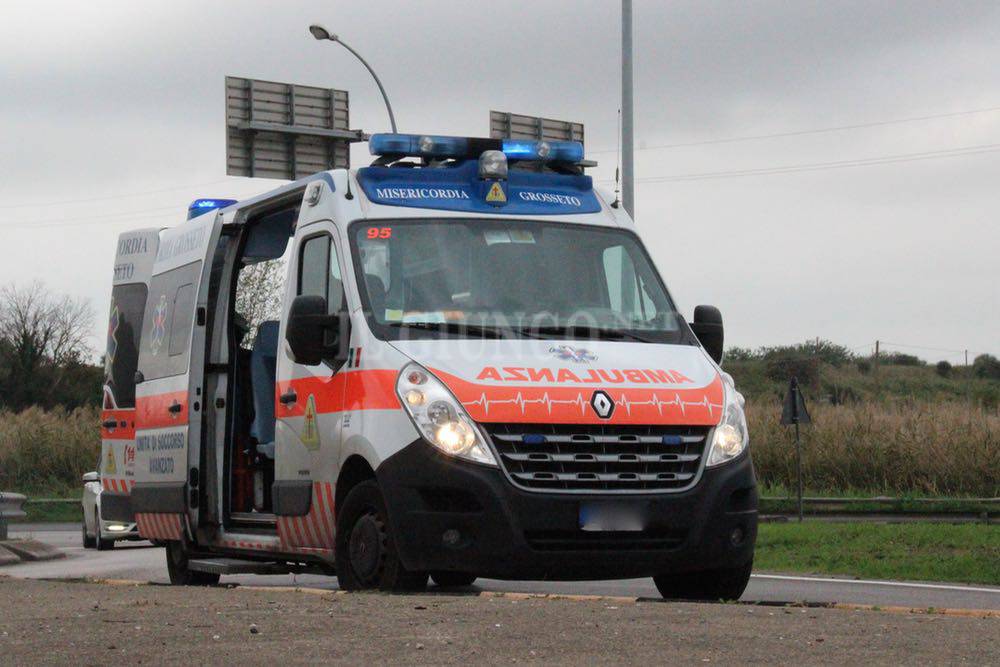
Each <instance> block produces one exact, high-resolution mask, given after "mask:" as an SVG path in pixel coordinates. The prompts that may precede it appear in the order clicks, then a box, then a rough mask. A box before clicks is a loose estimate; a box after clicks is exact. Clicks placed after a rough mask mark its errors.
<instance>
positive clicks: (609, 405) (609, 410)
mask: <svg viewBox="0 0 1000 667" xmlns="http://www.w3.org/2000/svg"><path fill="white" fill-rule="evenodd" d="M590 407H592V408H594V412H596V413H597V416H598V417H600V418H601V419H611V415H612V414H613V413H614V411H615V402H614V401H612V400H611V397H610V396H608V393H607V392H606V391H602V390H598V391H595V392H594V395H593V396H591V397H590Z"/></svg>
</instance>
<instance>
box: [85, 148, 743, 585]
mask: <svg viewBox="0 0 1000 667" xmlns="http://www.w3.org/2000/svg"><path fill="white" fill-rule="evenodd" d="M369 148H370V151H371V153H372V155H373V156H375V157H374V161H373V162H372V164H371V166H368V167H363V168H360V169H351V170H332V171H327V172H321V173H318V174H316V175H314V176H312V177H309V178H305V179H302V180H298V181H295V182H292V183H289V184H287V185H284V186H282V187H279V188H277V189H275V190H273V191H271V192H268V193H266V194H263V195H260V196H258V197H254V198H251V199H247V200H243V201H238V202H234V201H231V200H212V199H205V200H198V201H196V202H194V204H192V205H191V207H190V211H189V219H188V220H187V221H185V222H183V223H181V224H178V225H177V226H175V227H171V228H168V229H163V230H140V231H136V232H130V233H128V234H126V235H124V236H123V237H122V239H121V240H120V241H119V250H118V256H117V259H116V268H115V282H114V287H113V297H114V303H113V305H112V311H111V324H110V325H109V333H108V347H109V355H108V359H109V361H108V369H109V372H108V375H107V378H108V380H107V386H106V387H105V408H106V411H105V422H104V448H105V454H104V455H105V456H107V457H108V458H107V461H108V465H107V467H105V468H104V469H103V473H104V475H105V476H106V478H107V479H108V480H111V479H117V480H119V481H116V482H114V483H113V484H112V485H111V486H112V489H116V490H117V492H118V493H120V494H121V495H123V496H125V497H127V499H128V502H127V507H128V511H129V512H131V513H132V514H133V515H134V518H135V521H136V523H137V524H138V528H139V531H140V533H141V534H142V536H144V537H146V538H148V539H150V540H154V541H155V542H157V543H162V544H164V545H165V550H166V565H167V570H168V573H169V577H170V581H171V582H172V583H174V584H182V585H185V584H186V585H197V584H202V585H204V584H212V583H215V582H218V581H219V577H220V575H223V574H239V573H261V574H270V573H287V572H319V573H325V574H330V575H336V577H337V579H338V583H339V586H340V587H341V588H343V589H347V590H357V589H382V590H392V591H396V590H418V589H422V588H424V587H425V586H427V584H428V580H429V579H432V580H433V581H434V582H435V583H436V584H437V585H438V586H468V585H470V584H471V583H472V582H473V581H474V580H475V579H476V578H477V577H489V578H498V579H521V580H526V579H527V580H586V579H621V578H634V577H652V578H653V579H654V581H655V583H656V585H657V587H658V589H659V590H660V592H661V593H662V594H663V595H664V596H666V597H670V598H685V599H719V598H726V599H735V598H738V597H739V596H740V595H741V594H742V592H743V589H744V588H745V586H746V584H747V581H748V578H749V576H750V570H751V565H752V561H753V551H754V543H755V539H756V530H757V490H756V481H755V477H754V471H753V466H752V464H751V461H750V454H749V451H748V443H749V435H748V431H747V424H746V419H745V416H744V410H743V403H744V402H743V397H742V396H741V395H740V393H739V392H738V391H737V390H736V388H735V386H734V383H733V379H732V378H731V377H730V376H729V375H728V374H726V373H725V372H724V371H723V370H722V369H721V368H720V366H719V362H720V360H721V357H722V345H723V328H722V318H721V316H720V314H719V311H718V310H717V309H715V308H712V307H709V306H699V307H697V308H696V309H695V310H694V313H693V319H692V321H691V322H690V323H689V322H687V321H686V320H685V318H683V317H682V316H681V314H680V312H679V310H678V308H677V306H676V304H675V302H674V300H673V299H672V297H671V296H670V294H669V292H668V291H667V289H666V286H665V285H664V282H663V280H662V279H661V277H660V275H659V273H658V272H657V270H656V268H655V267H654V265H653V262H652V260H651V259H650V256H649V253H648V252H647V250H646V248H645V247H644V246H643V243H642V241H641V240H640V238H639V236H638V235H637V232H636V228H635V226H634V224H633V222H632V221H631V219H630V218H629V216H628V215H627V214H626V213H625V211H624V210H623V209H622V208H621V207H620V206H619V205H618V203H617V202H616V201H613V200H612V199H611V197H609V196H608V195H607V194H604V193H601V192H599V191H597V190H595V189H594V187H593V183H592V179H591V178H590V177H589V176H587V175H586V174H585V173H584V167H585V166H586V165H587V164H589V163H587V162H585V161H584V154H583V147H582V145H581V144H579V143H574V142H557V141H549V142H547V141H521V140H511V139H482V138H470V137H447V136H429V135H406V134H376V135H372V136H371V137H370V139H369ZM709 268H710V265H708V266H706V270H708V269H709ZM112 350H114V352H113V353H111V351H112ZM112 422H114V423H112ZM119 443H121V444H119ZM108 452H110V454H108ZM112 458H113V459H114V463H113V464H111V459H112ZM115 471H117V472H115Z"/></svg>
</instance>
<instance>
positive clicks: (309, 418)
mask: <svg viewBox="0 0 1000 667" xmlns="http://www.w3.org/2000/svg"><path fill="white" fill-rule="evenodd" d="M299 439H300V440H302V444H303V445H305V446H306V449H313V450H315V449H319V424H318V423H317V421H316V398H315V397H314V396H313V395H312V394H309V400H307V401H306V415H305V423H304V424H303V425H302V435H301V436H299Z"/></svg>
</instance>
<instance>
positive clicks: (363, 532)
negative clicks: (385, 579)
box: [347, 512, 386, 584]
mask: <svg viewBox="0 0 1000 667" xmlns="http://www.w3.org/2000/svg"><path fill="white" fill-rule="evenodd" d="M385 537H386V535H385V525H384V524H383V523H382V522H381V521H379V519H378V517H377V516H376V515H375V514H374V513H372V512H369V513H367V514H364V515H362V516H361V517H359V518H358V520H357V521H356V522H355V523H354V527H353V528H352V529H351V537H350V539H349V541H348V546H347V551H348V554H349V555H350V559H351V569H352V570H353V571H354V574H355V575H356V576H357V578H358V579H359V580H360V581H361V582H362V583H363V584H373V583H376V580H377V579H378V575H379V572H380V571H381V569H382V563H383V562H384V560H385Z"/></svg>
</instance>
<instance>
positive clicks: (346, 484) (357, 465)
mask: <svg viewBox="0 0 1000 667" xmlns="http://www.w3.org/2000/svg"><path fill="white" fill-rule="evenodd" d="M369 479H371V480H374V479H375V470H374V469H373V468H372V466H371V464H370V463H368V461H367V459H365V458H364V457H363V456H361V455H360V454H352V455H351V456H349V457H347V460H346V461H344V464H343V465H342V466H341V467H340V475H338V477H337V485H336V487H335V489H334V499H333V507H334V514H335V515H336V516H339V515H340V508H341V506H342V505H343V504H344V499H345V498H347V494H348V493H350V492H351V489H353V488H354V487H355V486H357V485H358V484H360V483H361V482H364V481H366V480H369Z"/></svg>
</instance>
